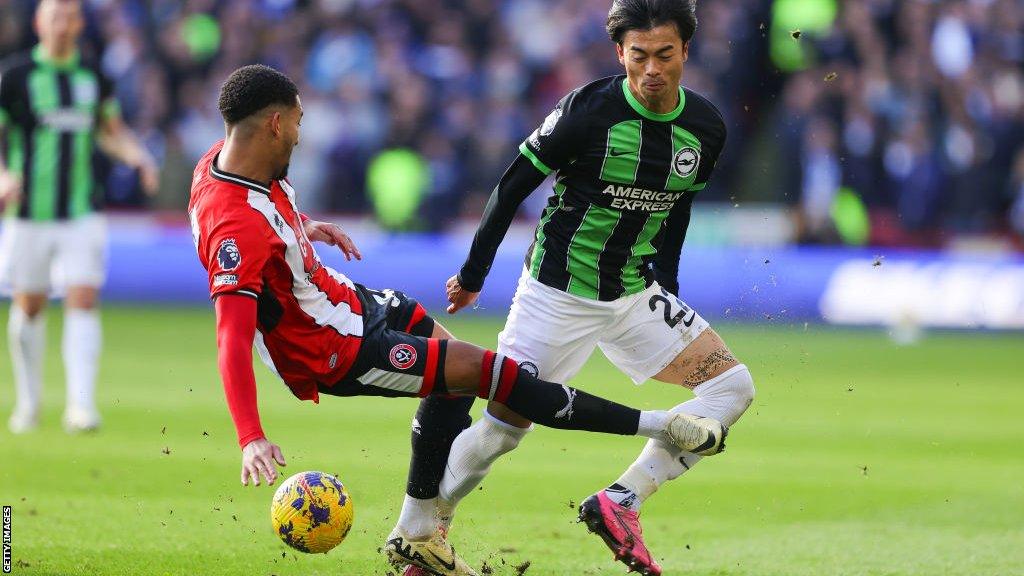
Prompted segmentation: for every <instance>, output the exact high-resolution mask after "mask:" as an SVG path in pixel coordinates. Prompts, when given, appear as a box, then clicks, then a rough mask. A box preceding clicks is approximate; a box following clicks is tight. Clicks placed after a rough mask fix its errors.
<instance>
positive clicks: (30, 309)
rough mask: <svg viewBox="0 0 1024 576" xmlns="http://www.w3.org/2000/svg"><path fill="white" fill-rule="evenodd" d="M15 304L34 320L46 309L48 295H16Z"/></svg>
mask: <svg viewBox="0 0 1024 576" xmlns="http://www.w3.org/2000/svg"><path fill="white" fill-rule="evenodd" d="M14 304H15V305H17V307H18V308H20V309H21V311H22V313H24V314H25V316H27V317H28V318H29V319H30V320H32V319H35V317H36V316H38V315H40V314H42V312H43V310H45V309H46V294H16V295H15V296H14Z"/></svg>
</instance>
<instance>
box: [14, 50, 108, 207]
mask: <svg viewBox="0 0 1024 576" xmlns="http://www.w3.org/2000/svg"><path fill="white" fill-rule="evenodd" d="M117 114H119V110H118V106H117V101H116V100H115V99H114V97H113V84H112V83H111V82H110V81H109V80H107V79H106V78H105V77H104V76H103V74H102V73H101V72H100V71H99V70H98V69H97V68H96V67H94V66H92V65H90V64H87V63H84V62H82V59H81V57H80V55H79V54H78V53H77V52H76V53H75V54H74V55H72V56H71V57H70V58H69V59H67V60H66V61H63V62H55V61H53V60H52V59H50V58H48V57H47V55H46V54H45V53H44V52H43V50H42V48H41V47H40V46H36V48H35V49H33V50H32V51H31V52H30V53H24V54H18V55H15V56H12V57H10V58H7V59H6V60H4V61H3V63H2V64H0V128H2V129H3V131H4V137H3V140H2V143H3V146H4V158H5V159H6V161H7V169H8V170H11V171H13V172H15V173H17V174H20V175H21V177H22V196H21V201H20V202H18V203H15V204H11V205H8V206H7V209H6V214H7V215H8V216H16V217H18V218H22V219H27V220H34V221H51V220H63V219H68V218H76V217H79V216H83V215H86V214H89V213H91V212H93V211H94V210H95V208H96V205H95V203H94V191H95V186H96V184H95V178H94V176H93V147H94V142H95V133H96V130H97V128H98V127H99V123H100V121H101V119H103V118H108V117H110V116H112V115H117Z"/></svg>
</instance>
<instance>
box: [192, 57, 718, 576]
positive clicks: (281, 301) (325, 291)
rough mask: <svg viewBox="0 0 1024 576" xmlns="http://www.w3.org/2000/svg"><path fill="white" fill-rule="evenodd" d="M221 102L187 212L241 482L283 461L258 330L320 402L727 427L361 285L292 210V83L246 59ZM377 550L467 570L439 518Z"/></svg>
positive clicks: (444, 569) (711, 445) (710, 440)
mask: <svg viewBox="0 0 1024 576" xmlns="http://www.w3.org/2000/svg"><path fill="white" fill-rule="evenodd" d="M219 106H220V111H221V114H222V115H223V117H224V122H225V130H226V137H225V139H224V140H223V141H221V142H217V143H216V144H214V145H213V146H212V147H211V148H210V150H209V151H208V152H207V153H206V155H205V156H203V158H202V159H201V160H200V161H199V164H198V165H197V166H196V169H195V173H194V175H193V179H192V194H191V200H190V202H189V217H190V220H191V224H192V232H193V238H194V240H195V244H196V249H197V251H198V254H199V258H200V260H201V261H202V263H203V266H204V267H205V268H206V270H207V271H208V273H209V285H210V294H211V297H212V298H213V299H214V308H215V310H216V317H217V347H218V365H219V369H220V373H221V378H222V380H223V385H224V391H225V394H226V396H227V401H228V407H229V409H230V412H231V416H232V419H233V420H234V423H235V427H236V429H237V432H238V441H239V444H240V446H241V447H242V472H241V480H242V483H243V484H245V485H247V484H248V481H249V479H252V480H253V481H254V483H256V484H259V483H260V476H262V477H263V478H264V479H265V480H266V481H267V483H268V484H272V483H273V482H274V480H275V479H276V477H277V471H276V467H275V463H276V464H278V465H282V466H283V465H284V463H285V460H284V455H283V453H282V451H281V448H280V447H279V446H277V445H276V444H273V443H272V442H270V441H269V440H268V439H267V437H266V435H265V434H264V431H263V428H262V426H261V424H260V418H259V412H258V409H257V402H256V379H255V376H254V373H253V367H252V347H253V344H254V342H255V346H256V348H257V349H258V351H259V355H260V357H261V358H262V360H263V361H264V362H265V363H266V364H267V365H268V366H269V367H270V368H271V370H272V371H273V372H275V373H276V374H277V375H278V376H279V377H280V378H281V380H283V381H284V383H285V384H286V385H287V386H288V387H289V388H290V389H291V391H292V392H293V393H294V394H295V395H296V396H297V397H298V398H300V399H302V400H312V401H313V402H318V401H319V397H320V394H326V395H331V396H358V395H376V396H389V397H402V396H404V397H426V396H428V395H453V396H467V397H470V398H472V397H473V396H477V397H480V398H484V399H487V400H492V401H497V402H500V403H502V404H504V405H506V406H508V407H509V408H510V409H511V410H513V411H515V412H517V413H520V414H522V415H523V416H524V417H527V418H529V419H530V420H532V421H534V422H536V423H538V424H541V425H544V426H550V427H554V428H563V429H575V430H589V431H593V432H604V433H611V434H624V435H640V436H646V437H649V438H659V439H663V440H667V441H670V442H672V443H674V444H676V445H678V446H679V447H680V448H684V449H686V450H690V451H699V450H703V451H706V452H707V453H714V452H717V451H718V450H720V449H721V445H722V440H723V429H722V426H721V424H720V423H718V422H716V421H714V420H711V419H701V418H696V417H692V416H688V415H686V414H670V413H668V412H665V411H644V412H641V411H640V410H635V409H632V408H628V407H626V406H622V405H620V404H616V403H614V402H610V401H608V400H605V399H602V398H599V397H596V396H593V395H590V394H587V393H586V392H582V391H579V390H575V389H573V388H570V387H567V386H564V385H559V384H552V383H549V382H544V381H541V380H538V379H537V378H535V377H533V376H531V375H530V374H529V373H528V372H525V371H523V370H520V369H519V368H518V366H517V365H516V362H515V361H514V360H512V359H509V358H505V357H503V356H501V355H498V354H495V353H494V352H491V351H488V350H483V349H481V348H478V347H477V346H474V345H472V344H468V343H465V342H460V341H458V340H455V339H453V338H452V337H451V335H450V334H449V333H448V332H447V331H445V329H444V328H443V327H441V326H440V325H439V324H437V323H436V322H435V321H434V320H433V319H432V318H431V317H430V316H428V315H427V314H426V313H425V311H424V309H423V307H422V306H420V305H419V304H418V303H416V301H415V300H413V299H411V298H409V297H407V296H406V295H404V294H402V293H400V292H395V291H391V290H383V291H377V290H371V289H368V288H366V287H364V286H362V285H360V284H356V283H354V282H352V281H351V280H349V279H348V278H346V277H345V276H344V275H342V274H341V273H339V272H337V271H335V270H332V269H331V268H329V267H327V266H324V265H323V264H322V263H321V261H320V258H319V257H318V256H317V253H316V250H315V249H314V248H313V245H312V244H311V241H321V242H324V243H327V244H329V245H335V246H338V247H339V248H340V249H341V250H342V252H343V253H344V254H345V256H346V257H347V258H348V259H351V258H353V257H354V258H357V259H360V258H361V255H360V254H359V251H358V249H357V248H356V247H355V245H354V244H353V242H352V240H351V239H350V238H349V237H348V236H347V235H346V234H345V233H344V232H343V231H342V230H341V229H340V228H339V227H337V226H335V225H332V224H328V223H324V222H317V221H314V220H310V219H309V218H307V217H305V216H304V215H303V214H302V213H301V212H299V210H298V207H297V206H296V193H295V190H293V189H292V187H291V186H290V184H289V183H288V180H287V179H286V178H285V174H286V171H287V167H288V164H289V160H290V158H291V154H292V150H293V148H294V147H295V146H296V145H297V144H298V142H299V125H300V119H301V117H302V105H301V101H300V99H299V96H298V90H297V88H296V87H295V85H294V83H292V81H291V80H289V79H288V78H287V77H286V76H284V75H283V74H281V73H280V72H277V71H276V70H274V69H272V68H269V67H266V66H260V65H254V66H246V67H243V68H240V69H238V70H236V71H235V72H234V73H232V74H231V76H230V77H229V78H228V79H227V81H226V82H225V84H224V86H223V87H222V89H221V93H220V100H219ZM396 407H397V405H396ZM421 424H422V423H421ZM465 425H466V424H465V423H459V426H458V427H459V429H461V427H463V426H465ZM427 427H428V428H429V429H430V432H431V433H437V432H440V433H441V434H451V433H452V432H453V430H449V429H442V430H439V431H438V430H435V428H437V426H435V425H434V424H430V423H428V426H427ZM441 428H443V427H441ZM455 433H456V434H457V431H455ZM442 444H443V443H442ZM416 449H417V448H416V445H415V443H414V452H415V450H416ZM420 456H424V457H427V458H437V457H439V456H438V455H420ZM445 456H446V454H445V455H443V456H440V457H445ZM417 459H418V458H417V455H416V454H415V453H414V456H413V470H412V471H411V474H410V475H411V476H415V475H417V473H418V472H417V470H416V468H417ZM420 460H422V458H420ZM429 480H430V481H432V482H433V481H436V478H435V479H429ZM435 490H436V487H435ZM428 501H429V500H428ZM386 549H387V553H388V555H389V557H390V559H391V560H392V561H393V562H394V563H396V564H399V565H415V566H419V567H421V568H423V569H425V570H427V571H428V572H431V573H435V574H453V575H456V574H457V575H467V574H474V573H475V572H474V571H473V570H472V569H471V568H470V567H469V566H468V565H467V564H466V563H465V562H464V561H463V560H462V559H461V558H459V557H458V556H457V555H456V554H455V551H454V549H453V548H452V547H451V545H450V544H448V542H447V539H446V536H445V535H444V534H443V533H441V532H440V531H436V530H432V533H431V534H429V535H426V536H425V537H424V535H422V534H416V535H411V534H410V533H409V532H408V531H407V530H406V529H405V527H403V526H402V523H401V522H400V523H399V526H398V527H396V529H395V531H394V532H392V534H391V535H390V536H389V538H388V541H387V545H386Z"/></svg>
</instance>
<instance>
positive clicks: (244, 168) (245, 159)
mask: <svg viewBox="0 0 1024 576" xmlns="http://www.w3.org/2000/svg"><path fill="white" fill-rule="evenodd" d="M257 149H258V147H255V146H247V145H240V144H239V143H237V142H235V141H234V140H232V139H231V138H228V139H227V140H225V141H224V147H223V148H222V149H221V151H220V154H218V155H217V169H218V170H221V171H223V172H228V173H230V174H235V175H237V176H243V177H245V178H248V179H249V180H254V181H256V182H266V183H268V184H269V183H270V182H271V181H272V180H273V179H274V175H275V174H279V173H280V172H281V170H280V169H277V168H275V167H274V165H273V163H272V162H269V161H268V160H267V159H266V158H263V157H262V155H260V154H257V153H255V152H254V150H257Z"/></svg>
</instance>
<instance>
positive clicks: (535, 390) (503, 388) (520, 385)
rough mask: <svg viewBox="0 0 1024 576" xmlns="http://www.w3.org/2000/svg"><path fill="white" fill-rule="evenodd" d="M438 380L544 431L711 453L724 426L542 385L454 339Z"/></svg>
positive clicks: (720, 441) (509, 363) (716, 448)
mask: <svg viewBox="0 0 1024 576" xmlns="http://www.w3.org/2000/svg"><path fill="white" fill-rule="evenodd" d="M444 378H445V381H446V384H447V389H448V391H450V392H451V393H452V394H456V395H466V394H473V393H475V394H476V396H477V397H478V398H484V399H487V400H489V401H495V402H498V403H500V404H504V405H505V406H507V407H508V408H509V409H511V410H512V411H514V412H516V413H517V414H520V415H522V416H523V417H524V418H527V419H529V420H531V421H533V422H536V423H537V424H540V425H541V426H547V427H549V428H560V429H564V430H586V431H590V432H602V433H606V434H621V435H625V436H646V437H648V438H655V439H658V440H663V441H666V442H668V443H670V444H672V445H674V446H677V447H678V448H681V449H683V450H687V451H691V452H699V453H702V454H705V455H711V454H716V453H717V452H719V451H721V448H722V446H723V440H724V428H723V426H722V425H721V423H720V422H717V421H716V420H714V419H712V418H698V417H694V416H690V415H688V414H672V413H670V412H668V411H665V410H644V411H641V410H637V409H635V408H630V407H628V406H623V405H622V404H618V403H616V402H612V401H610V400H605V399H604V398H601V397H599V396H594V395H593V394H588V393H587V392H584V391H582V390H577V389H576V388H573V387H571V386H566V385H564V384H554V383H552V382H545V381H543V380H540V379H538V378H536V377H535V376H533V375H532V374H530V373H529V372H527V371H525V370H522V369H520V368H519V366H517V365H516V363H515V361H514V360H512V359H510V358H506V357H504V356H502V355H501V354H495V353H494V352H491V351H490V350H483V349H482V348H479V347H477V346H474V345H472V344H468V343H466V342H460V341H458V340H452V341H450V342H448V346H447V354H446V361H445V366H444Z"/></svg>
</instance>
